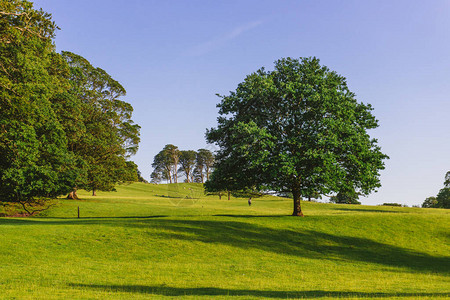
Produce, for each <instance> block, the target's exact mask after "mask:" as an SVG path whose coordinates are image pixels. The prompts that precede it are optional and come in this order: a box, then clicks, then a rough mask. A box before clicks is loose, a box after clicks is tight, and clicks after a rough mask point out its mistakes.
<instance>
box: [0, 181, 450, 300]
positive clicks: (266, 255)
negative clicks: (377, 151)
mask: <svg viewBox="0 0 450 300" xmlns="http://www.w3.org/2000/svg"><path fill="white" fill-rule="evenodd" d="M117 190H118V191H117V192H111V193H98V196H97V197H92V196H89V193H87V192H82V193H80V196H81V198H82V200H79V201H73V200H66V199H61V200H59V201H58V204H57V205H56V206H55V207H53V208H51V209H50V210H48V211H46V212H45V213H42V214H40V215H39V216H38V217H34V218H0V236H1V243H0V260H1V262H2V263H1V264H0V291H1V292H0V298H2V299H14V298H26V299H31V298H32V299H49V298H54V299H57V298H59V299H60V298H65V299H68V298H72V299H73V298H89V299H105V298H112V299H129V298H137V299H139V298H142V299H148V298H150V297H152V298H156V299H159V298H163V299H164V298H168V299H169V298H180V297H183V298H184V297H185V298H191V299H210V298H212V297H215V298H230V299H293V298H321V299H328V298H330V299H331V298H345V299H348V298H352V299H358V298H362V299H364V298H398V299H418V298H419V299H436V298H446V297H449V296H450V294H449V293H450V277H449V275H450V234H449V228H450V215H449V212H448V210H440V209H421V208H401V207H375V206H353V205H334V204H323V203H312V202H311V203H308V202H303V209H304V213H305V215H306V216H307V217H305V218H295V217H290V216H289V214H290V213H291V209H292V207H291V206H292V203H291V200H289V199H283V198H277V197H264V198H261V199H254V200H253V205H252V206H251V207H249V206H248V205H247V202H246V199H235V198H232V200H230V201H228V200H227V199H226V197H222V200H219V198H218V196H204V194H203V189H202V186H201V185H200V184H179V185H177V186H174V185H172V186H168V185H151V184H141V183H136V184H131V185H124V186H119V187H118V188H117ZM78 207H79V208H80V214H81V218H80V219H78V218H77V208H78Z"/></svg>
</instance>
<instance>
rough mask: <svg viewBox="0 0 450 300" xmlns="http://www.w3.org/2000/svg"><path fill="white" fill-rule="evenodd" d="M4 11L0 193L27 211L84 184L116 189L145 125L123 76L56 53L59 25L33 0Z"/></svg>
mask: <svg viewBox="0 0 450 300" xmlns="http://www.w3.org/2000/svg"><path fill="white" fill-rule="evenodd" d="M0 17H1V18H0V108H1V109H0V201H1V202H16V203H20V204H22V205H23V207H24V208H25V209H26V210H27V211H28V208H27V207H28V205H30V204H31V205H32V204H33V203H35V202H36V201H38V200H39V199H41V198H51V197H56V196H58V195H61V194H65V193H68V192H69V191H70V190H71V189H72V188H73V187H75V186H77V185H79V186H81V187H84V188H89V187H90V188H91V189H95V188H96V189H111V187H112V185H113V184H115V183H117V182H119V181H122V180H128V179H129V178H132V176H130V174H129V171H130V165H127V164H126V160H125V158H126V157H127V155H128V154H133V153H134V152H135V151H136V149H137V143H138V141H139V127H138V126H137V125H135V124H132V121H131V120H130V117H131V111H132V108H131V106H130V105H129V104H127V103H125V102H123V101H121V100H119V99H118V97H120V96H123V95H124V92H125V91H124V90H123V88H122V87H121V86H120V84H118V83H117V82H115V81H114V80H112V79H111V77H109V75H107V74H106V72H104V71H102V70H100V69H94V68H92V67H91V66H90V64H89V63H88V62H87V61H86V60H84V59H82V58H81V57H79V56H76V55H74V54H70V53H68V52H67V53H63V55H60V54H58V53H56V52H55V46H54V44H53V38H54V35H55V30H56V29H57V26H56V24H55V23H54V22H53V21H52V20H51V15H50V14H48V13H46V12H44V11H42V10H35V9H34V8H33V5H32V3H31V2H29V1H25V0H8V1H5V0H0ZM75 59H77V60H78V61H77V62H74V61H75ZM111 169H114V170H116V171H117V176H116V177H113V179H112V180H111V177H109V176H108V175H110V173H109V174H108V172H107V170H111Z"/></svg>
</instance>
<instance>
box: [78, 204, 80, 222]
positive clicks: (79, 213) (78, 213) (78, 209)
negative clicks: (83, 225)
mask: <svg viewBox="0 0 450 300" xmlns="http://www.w3.org/2000/svg"><path fill="white" fill-rule="evenodd" d="M79 218H80V207H79V206H78V219H79Z"/></svg>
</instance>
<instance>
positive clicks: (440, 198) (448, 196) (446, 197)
mask: <svg viewBox="0 0 450 300" xmlns="http://www.w3.org/2000/svg"><path fill="white" fill-rule="evenodd" d="M422 207H425V208H450V171H449V172H447V174H445V181H444V188H442V189H441V190H440V191H439V193H438V194H437V196H436V197H428V198H427V199H425V201H424V202H423V203H422Z"/></svg>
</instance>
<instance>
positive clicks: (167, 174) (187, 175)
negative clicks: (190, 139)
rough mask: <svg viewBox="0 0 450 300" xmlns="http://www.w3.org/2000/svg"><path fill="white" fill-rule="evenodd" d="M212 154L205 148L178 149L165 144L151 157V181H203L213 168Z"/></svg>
mask: <svg viewBox="0 0 450 300" xmlns="http://www.w3.org/2000/svg"><path fill="white" fill-rule="evenodd" d="M213 165H214V155H213V153H212V152H211V151H209V150H207V149H199V150H197V151H194V150H179V149H178V147H177V146H175V145H172V144H168V145H166V146H165V147H164V148H163V149H162V150H161V151H160V152H159V153H158V154H156V156H155V157H154V159H153V164H152V167H153V172H152V174H151V176H150V177H151V182H152V183H160V182H162V181H165V182H167V183H178V179H180V178H184V182H188V183H189V182H200V183H204V182H205V181H207V180H208V179H209V176H210V174H211V172H212V170H213Z"/></svg>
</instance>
